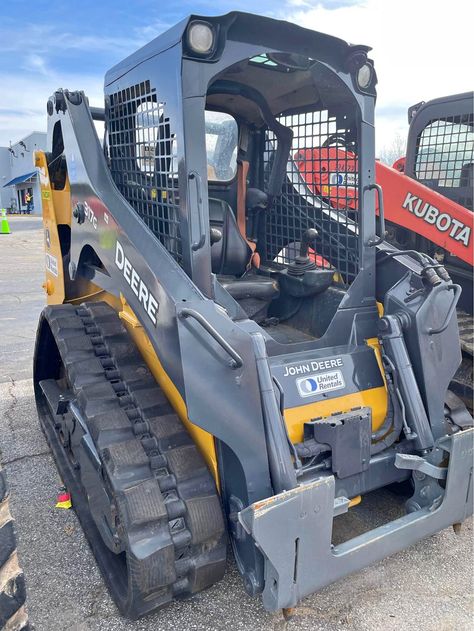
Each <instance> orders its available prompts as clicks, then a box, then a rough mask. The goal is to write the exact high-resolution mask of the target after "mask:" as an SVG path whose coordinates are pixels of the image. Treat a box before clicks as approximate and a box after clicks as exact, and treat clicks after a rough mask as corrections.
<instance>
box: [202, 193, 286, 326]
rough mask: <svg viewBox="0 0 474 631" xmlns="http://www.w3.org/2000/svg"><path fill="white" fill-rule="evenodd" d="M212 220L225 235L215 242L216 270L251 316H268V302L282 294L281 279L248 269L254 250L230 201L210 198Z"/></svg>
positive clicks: (213, 246)
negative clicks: (280, 289)
mask: <svg viewBox="0 0 474 631" xmlns="http://www.w3.org/2000/svg"><path fill="white" fill-rule="evenodd" d="M209 222H210V225H211V229H212V228H217V230H218V231H219V233H220V234H221V235H222V236H221V238H220V239H219V240H217V241H214V243H212V244H211V265H212V271H213V272H214V273H215V274H217V279H218V281H219V283H220V284H221V285H222V286H223V287H224V288H225V289H226V290H227V291H228V292H229V294H230V295H231V296H232V297H233V298H234V299H235V300H237V301H238V302H239V303H240V304H241V306H242V308H243V309H244V311H246V313H247V315H248V316H249V317H252V318H257V319H258V318H260V317H264V314H266V309H267V307H268V303H269V302H270V301H271V300H273V299H274V298H276V297H277V296H278V295H279V289H278V282H277V281H276V280H274V279H272V278H270V277H269V276H263V275H260V274H257V273H256V272H255V270H253V269H248V268H249V262H250V259H251V256H252V250H251V248H250V246H249V244H248V243H247V241H246V240H245V239H244V237H243V236H242V234H241V233H240V230H239V227H238V225H237V221H236V219H235V215H234V213H233V212H232V208H231V207H230V205H229V204H228V203H227V202H226V201H224V200H222V199H216V198H209Z"/></svg>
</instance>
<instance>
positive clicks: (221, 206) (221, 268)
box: [209, 197, 252, 276]
mask: <svg viewBox="0 0 474 631" xmlns="http://www.w3.org/2000/svg"><path fill="white" fill-rule="evenodd" d="M209 222H210V224H211V228H218V229H219V230H220V231H221V233H222V238H221V239H220V240H219V241H216V242H215V243H213V244H212V246H211V265H212V271H213V272H214V273H215V274H233V275H235V276H241V275H242V274H243V273H244V272H245V269H246V267H247V264H248V262H249V261H250V256H251V255H252V250H251V249H250V247H249V245H248V243H247V241H246V240H245V239H244V238H243V236H242V235H241V234H240V230H239V227H238V226H237V222H236V220H235V216H234V213H233V212H232V209H231V207H230V206H229V204H228V203H227V202H225V201H224V200H222V199H215V198H212V197H211V198H209Z"/></svg>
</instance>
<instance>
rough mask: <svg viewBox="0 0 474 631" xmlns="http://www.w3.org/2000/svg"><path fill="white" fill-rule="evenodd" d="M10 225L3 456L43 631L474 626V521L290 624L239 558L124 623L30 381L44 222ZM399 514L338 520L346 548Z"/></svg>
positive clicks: (0, 315) (324, 596) (444, 629)
mask: <svg viewBox="0 0 474 631" xmlns="http://www.w3.org/2000/svg"><path fill="white" fill-rule="evenodd" d="M10 225H11V228H12V234H11V235H0V331H1V338H0V340H1V341H0V449H1V458H2V461H3V463H4V465H5V467H6V469H7V473H8V476H9V481H10V487H11V492H12V497H11V510H12V513H13V516H14V517H15V519H16V520H17V532H18V538H19V555H20V561H21V563H22V565H23V568H24V571H25V575H26V579H27V587H28V609H29V614H30V619H31V622H32V624H33V626H34V629H35V630H36V631H65V630H69V631H73V630H74V631H85V630H88V631H89V630H94V631H98V630H101V631H109V630H110V631H113V630H116V629H124V630H125V629H126V630H134V631H135V630H136V631H138V630H140V631H142V630H152V629H153V630H155V631H156V630H160V631H161V630H163V631H165V630H171V629H173V630H176V629H178V630H180V631H186V630H191V629H193V630H218V629H235V630H240V629H242V630H250V631H252V630H255V631H256V630H265V631H267V630H268V631H270V630H272V631H273V630H275V631H277V630H280V629H282V630H283V629H288V630H289V631H290V630H295V631H297V630H309V629H311V630H325V631H332V630H335V629H346V630H351V631H352V630H354V631H365V630H370V631H374V629H384V631H392V630H401V629H403V631H411V630H413V631H415V630H416V631H431V630H433V631H434V630H435V629H436V631H448V630H449V631H451V630H453V631H454V630H456V631H459V630H464V629H466V630H467V629H472V628H474V617H473V611H474V599H473V536H472V535H473V528H472V520H468V521H467V522H466V523H465V524H464V527H463V529H462V532H461V534H460V535H459V536H457V535H455V534H454V532H453V530H452V529H447V530H444V531H443V532H440V533H438V534H436V535H434V536H433V537H430V538H429V539H426V540H425V541H422V542H420V543H418V544H417V545H415V546H412V547H411V548H409V549H407V550H405V551H403V552H401V553H399V554H397V555H394V556H392V557H390V558H388V559H385V560H384V561H382V562H380V563H377V564H375V565H373V566H371V567H369V568H366V569H365V570H363V571H361V572H358V573H357V574H354V575H352V576H349V577H347V578H345V579H343V580H340V581H338V582H337V583H335V584H333V585H330V586H329V587H326V588H325V589H323V590H321V591H320V592H319V593H317V594H314V595H312V596H310V597H308V598H306V599H305V600H304V601H303V602H302V603H301V605H300V606H299V607H298V608H297V610H296V614H295V616H294V618H293V619H292V620H290V621H289V622H286V621H285V620H284V619H283V617H282V616H281V615H280V614H273V615H272V614H268V613H266V612H265V611H264V609H263V607H262V605H261V602H260V600H259V599H258V598H255V599H252V598H250V597H249V596H247V595H246V593H245V591H244V589H243V586H242V583H241V580H240V577H239V574H238V572H237V569H236V567H235V564H234V562H233V561H232V560H231V559H230V560H229V562H228V568H227V573H226V576H225V578H224V579H223V580H222V581H221V582H220V583H219V584H218V585H215V586H214V587H212V588H211V589H209V590H207V591H205V592H203V593H201V594H198V595H197V596H196V597H194V598H193V599H191V600H188V601H183V602H179V603H175V604H173V605H172V606H170V607H168V608H167V609H165V610H163V611H161V612H158V613H156V614H154V615H151V616H148V617H146V618H144V619H142V620H140V621H137V622H129V621H126V620H124V619H122V618H121V617H120V615H119V614H118V612H117V609H116V608H115V605H114V604H113V603H112V601H111V600H110V598H109V596H108V593H107V591H106V589H105V586H104V584H103V582H102V580H101V577H100V574H99V572H98V570H97V567H96V565H95V563H94V559H93V557H92V554H91V552H90V550H89V548H88V545H87V543H86V541H85V539H84V536H83V534H82V531H81V528H80V526H79V523H78V521H77V519H76V516H75V514H74V511H72V510H69V511H67V510H58V509H56V508H55V500H56V494H57V490H58V487H59V485H60V479H59V477H58V474H57V471H56V468H55V466H54V462H53V460H52V457H51V455H50V452H49V450H48V447H47V445H46V442H45V440H44V438H43V435H42V433H41V430H40V428H39V423H38V418H37V415H36V409H35V404H34V397H33V389H32V382H31V374H32V355H33V347H34V338H35V331H36V323H37V320H38V316H39V313H40V312H41V309H42V307H43V305H44V292H43V290H42V287H41V285H42V283H43V281H44V271H43V267H44V256H43V236H42V229H41V221H40V219H38V218H33V217H18V218H12V219H10ZM399 514H402V504H401V500H400V498H397V497H396V496H394V495H392V494H391V493H389V492H388V491H380V492H376V493H372V494H370V495H369V496H367V497H364V499H363V501H362V503H361V505H360V506H359V507H357V508H355V509H352V510H351V514H350V515H348V516H343V517H339V518H337V520H336V521H338V523H337V532H336V534H335V537H336V538H337V539H338V540H340V539H344V538H348V537H350V536H353V535H354V534H358V533H359V532H361V531H363V530H366V529H368V528H369V527H370V528H371V527H374V526H376V525H379V524H380V523H383V521H387V520H388V519H393V518H394V517H395V516H397V515H399ZM229 557H231V554H230V551H229ZM317 571H318V568H315V572H317Z"/></svg>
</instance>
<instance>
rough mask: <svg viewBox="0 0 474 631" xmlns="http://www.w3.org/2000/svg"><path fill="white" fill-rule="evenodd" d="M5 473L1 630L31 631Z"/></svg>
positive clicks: (0, 523) (0, 481)
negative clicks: (29, 630)
mask: <svg viewBox="0 0 474 631" xmlns="http://www.w3.org/2000/svg"><path fill="white" fill-rule="evenodd" d="M8 500H9V494H8V487H7V479H6V475H5V470H4V469H2V466H1V465H0V629H4V630H5V631H27V630H28V629H29V625H28V619H27V615H26V611H25V601H26V586H25V577H24V574H23V571H22V570H21V569H20V567H19V565H18V557H17V551H16V538H15V530H14V526H13V519H12V516H11V514H10V509H9V505H8Z"/></svg>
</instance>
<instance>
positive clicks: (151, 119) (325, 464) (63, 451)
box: [34, 12, 474, 618]
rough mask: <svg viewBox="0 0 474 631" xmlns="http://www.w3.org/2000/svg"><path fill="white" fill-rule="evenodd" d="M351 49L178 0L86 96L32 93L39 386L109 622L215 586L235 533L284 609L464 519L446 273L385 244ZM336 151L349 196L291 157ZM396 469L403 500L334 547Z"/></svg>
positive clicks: (359, 76)
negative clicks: (44, 125)
mask: <svg viewBox="0 0 474 631" xmlns="http://www.w3.org/2000/svg"><path fill="white" fill-rule="evenodd" d="M368 51H369V48H368V47H366V46H355V45H350V44H347V43H346V42H344V41H342V40H340V39H337V38H335V37H330V36H328V35H324V34H322V33H318V32H314V31H310V30H307V29H304V28H300V27H297V26H295V25H292V24H289V23H286V22H281V21H276V20H272V19H268V18H263V17H259V16H256V15H250V14H245V13H238V12H233V13H229V14H227V15H224V16H220V17H201V16H191V17H189V18H188V19H186V20H184V21H182V22H180V23H179V24H178V25H177V26H175V27H174V28H172V29H170V30H169V31H167V32H166V33H164V34H163V35H160V36H159V37H158V38H156V39H155V40H153V41H152V42H151V43H149V44H148V45H146V46H144V47H143V48H141V49H140V50H139V51H138V52H136V53H135V54H133V55H131V56H130V57H128V58H127V59H125V60H124V61H123V62H122V63H119V64H118V65H117V66H115V67H114V68H112V69H111V70H110V71H109V72H108V73H107V75H106V77H105V107H104V108H103V109H101V108H94V107H90V106H89V103H88V99H87V97H86V95H85V94H84V93H83V92H81V91H76V92H72V91H68V90H65V89H61V90H58V91H56V92H55V93H54V94H53V95H52V97H51V98H50V100H49V101H48V104H47V113H48V151H47V152H44V153H43V152H37V153H36V165H37V166H38V167H39V171H40V179H41V190H42V202H43V221H44V236H45V250H46V254H45V255H46V283H45V289H46V293H47V299H48V306H47V307H46V308H45V309H44V311H43V313H42V315H41V318H40V322H39V328H38V336H37V342H36V351H35V359H34V383H35V393H36V400H37V406H38V412H39V416H40V420H41V424H42V427H43V429H44V432H45V434H46V436H47V439H48V441H49V444H50V446H51V449H52V451H53V453H54V456H55V459H56V462H57V466H58V469H59V471H60V474H61V476H62V478H63V480H64V483H65V484H66V485H67V487H68V489H69V490H70V492H71V494H72V499H73V505H74V508H75V510H76V512H77V515H78V517H79V519H80V521H81V524H82V527H83V529H84V532H85V534H86V536H87V539H88V541H89V543H90V545H91V547H92V550H93V552H94V554H95V557H96V560H97V564H98V566H99V567H100V569H101V571H102V574H103V576H104V580H105V581H106V583H107V585H108V588H109V590H110V592H111V594H112V596H113V598H114V600H115V602H116V603H117V606H118V607H119V609H120V611H121V612H122V613H123V614H124V615H125V616H128V617H131V618H136V617H138V616H141V615H144V614H146V613H148V612H150V611H152V610H155V609H157V608H159V607H162V606H164V605H166V604H167V603H170V602H172V601H174V600H177V599H182V598H187V597H189V596H192V595H193V594H194V593H196V592H198V591H200V590H202V589H204V588H206V587H208V586H210V585H212V584H213V583H215V582H217V581H219V579H221V578H222V576H223V574H224V570H225V563H226V553H227V543H228V542H229V541H230V543H231V549H232V552H233V554H234V556H235V560H236V564H237V567H238V569H239V572H240V573H241V575H242V578H243V582H244V585H245V589H246V590H247V592H248V593H249V594H251V595H257V594H261V595H262V599H263V605H264V607H265V608H266V609H267V610H269V611H276V610H279V609H284V610H286V609H289V608H292V607H294V606H295V605H296V603H297V602H298V601H299V600H300V599H302V598H304V597H305V596H306V595H308V594H311V593H312V592H314V591H316V590H318V589H320V588H321V587H323V586H324V585H327V584H329V583H331V582H333V581H336V580H337V579H339V578H341V577H343V576H346V575H348V574H350V573H351V572H354V571H357V570H359V569H360V568H363V567H365V566H367V565H368V564H370V563H372V562H374V561H377V560H379V559H382V558H384V557H385V556H387V555H389V554H392V553H395V552H397V551H398V550H401V549H403V548H405V547H406V546H409V545H411V544H413V543H414V542H416V541H418V540H419V539H421V538H423V537H426V536H428V535H431V534H433V533H435V532H437V531H439V530H440V529H443V528H446V527H448V526H451V525H457V524H460V523H461V522H462V521H463V520H464V519H466V517H467V516H469V515H470V514H471V513H472V466H473V465H472V452H473V432H474V430H473V429H472V418H471V417H470V415H469V414H468V412H467V411H466V408H465V407H464V405H463V403H461V402H460V401H457V404H456V405H453V396H454V395H453V396H451V397H450V405H449V407H447V406H445V399H446V397H447V395H448V385H449V383H450V381H451V379H452V377H453V375H454V373H455V372H456V369H457V367H458V366H459V364H460V361H461V351H460V347H459V334H458V325H457V321H456V309H455V307H456V301H457V298H458V297H459V288H458V286H457V285H455V284H454V283H453V282H452V281H451V279H450V277H449V275H448V273H447V272H446V270H445V269H444V268H443V267H442V266H441V265H440V264H439V263H438V262H436V261H434V260H433V259H430V258H429V257H428V256H426V255H419V254H418V253H417V252H416V251H403V252H401V251H399V250H396V249H394V248H393V247H392V246H390V245H388V244H387V243H386V242H385V241H384V230H385V227H384V219H383V199H382V193H383V191H382V190H381V188H380V187H379V186H378V185H377V184H376V183H375V156H374V106H375V98H376V92H375V85H376V73H375V70H374V65H373V62H372V61H371V60H370V59H369V58H368V56H367V54H368ZM95 121H104V124H105V132H104V139H103V143H101V141H100V140H99V138H98V134H97V132H96V126H95ZM338 144H340V147H343V148H346V149H347V150H348V153H350V154H351V155H352V154H357V155H358V156H359V159H358V161H357V171H356V172H355V171H354V162H355V161H354V160H350V159H347V160H346V159H345V158H344V155H343V152H340V151H339V152H337V156H338V157H337V160H336V164H333V165H332V166H331V173H327V174H326V175H327V176H328V178H327V187H331V185H333V184H337V190H339V191H341V199H342V198H343V199H346V200H347V198H348V197H350V198H352V199H354V200H355V202H354V203H353V204H351V208H345V207H344V205H343V203H342V201H341V203H337V204H334V200H331V201H330V200H329V199H328V198H325V197H324V192H325V188H324V186H323V188H322V194H323V196H317V195H315V194H314V192H312V191H311V190H310V188H309V187H308V186H307V184H306V181H305V179H304V178H303V177H302V174H301V172H300V171H299V170H298V168H296V166H295V163H294V157H295V155H296V154H297V152H298V151H300V150H301V149H305V148H308V149H311V148H314V147H318V146H320V147H323V149H322V150H321V152H320V153H321V155H322V156H323V157H324V147H325V146H326V147H327V146H329V145H331V148H332V149H333V148H334V146H335V145H338ZM327 164H328V160H327V159H326V160H322V161H318V160H313V161H311V162H310V163H308V164H307V165H306V169H311V170H313V171H314V172H315V173H317V174H318V177H323V176H324V170H325V169H327ZM333 180H334V181H333ZM328 197H329V195H328ZM376 199H378V207H379V209H380V217H379V218H377V220H376V212H375V203H376ZM389 485H395V486H396V487H397V488H400V487H402V486H403V487H404V488H405V487H406V488H408V489H409V497H408V500H407V503H406V507H407V512H406V514H404V516H402V517H400V518H398V519H396V520H395V521H388V519H387V523H386V524H384V525H383V526H381V527H379V528H375V529H373V530H370V531H368V532H366V533H364V534H362V535H359V536H357V537H356V538H353V539H350V540H348V541H346V542H345V543H342V544H338V545H333V544H332V531H333V525H334V522H335V520H336V521H337V518H338V516H340V515H342V514H344V513H347V512H348V511H351V510H357V509H355V508H353V507H355V505H356V504H358V503H359V502H360V501H361V497H362V496H363V495H364V494H366V493H369V492H371V491H373V490H374V489H378V488H381V487H387V486H389ZM229 549H230V548H229Z"/></svg>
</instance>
